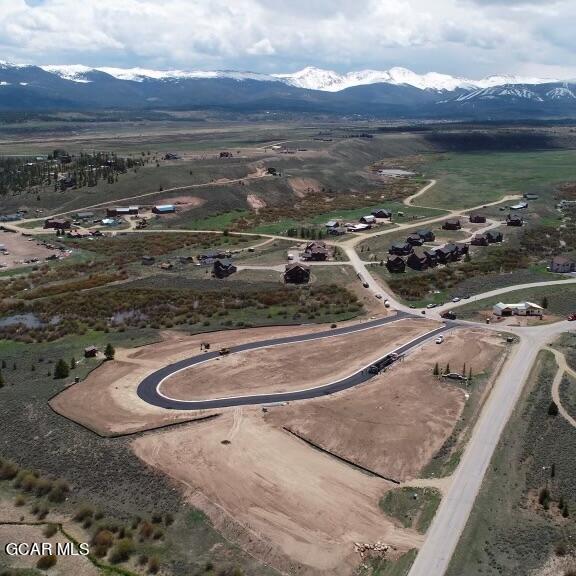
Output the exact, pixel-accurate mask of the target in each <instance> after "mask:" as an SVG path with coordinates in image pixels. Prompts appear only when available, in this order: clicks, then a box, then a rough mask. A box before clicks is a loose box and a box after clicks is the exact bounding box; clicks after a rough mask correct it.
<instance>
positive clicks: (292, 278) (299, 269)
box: [284, 262, 310, 284]
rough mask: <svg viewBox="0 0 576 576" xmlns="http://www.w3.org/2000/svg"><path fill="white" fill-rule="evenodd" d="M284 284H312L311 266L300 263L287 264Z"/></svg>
mask: <svg viewBox="0 0 576 576" xmlns="http://www.w3.org/2000/svg"><path fill="white" fill-rule="evenodd" d="M284 282H286V284H307V283H308V282H310V266H306V265H305V264H301V263H300V262H293V263H292V264H287V265H286V269H285V270H284Z"/></svg>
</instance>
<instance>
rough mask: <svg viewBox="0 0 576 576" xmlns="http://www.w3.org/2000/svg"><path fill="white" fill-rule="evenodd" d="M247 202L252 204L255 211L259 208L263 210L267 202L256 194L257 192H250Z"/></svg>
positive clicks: (251, 206) (249, 204)
mask: <svg viewBox="0 0 576 576" xmlns="http://www.w3.org/2000/svg"><path fill="white" fill-rule="evenodd" d="M246 202H248V206H250V208H252V210H254V211H255V212H258V210H261V209H262V208H266V202H264V200H262V198H259V197H258V196H256V194H248V196H246Z"/></svg>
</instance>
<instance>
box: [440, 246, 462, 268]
mask: <svg viewBox="0 0 576 576" xmlns="http://www.w3.org/2000/svg"><path fill="white" fill-rule="evenodd" d="M436 256H437V257H438V262H439V263H441V264H447V263H448V262H454V261H455V260H458V259H459V258H460V252H459V251H458V247H457V246H456V244H446V245H445V246H442V247H441V248H436Z"/></svg>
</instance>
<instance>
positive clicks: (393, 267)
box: [386, 256, 406, 274]
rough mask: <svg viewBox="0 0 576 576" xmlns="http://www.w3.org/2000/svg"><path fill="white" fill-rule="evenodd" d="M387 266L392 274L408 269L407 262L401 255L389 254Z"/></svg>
mask: <svg viewBox="0 0 576 576" xmlns="http://www.w3.org/2000/svg"><path fill="white" fill-rule="evenodd" d="M386 268H388V272H390V273H392V274H396V273H399V272H404V271H405V270H406V262H405V261H404V259H403V258H400V256H388V260H387V261H386Z"/></svg>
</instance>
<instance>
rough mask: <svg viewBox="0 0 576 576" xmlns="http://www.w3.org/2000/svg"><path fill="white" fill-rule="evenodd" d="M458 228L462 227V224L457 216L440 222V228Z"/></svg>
mask: <svg viewBox="0 0 576 576" xmlns="http://www.w3.org/2000/svg"><path fill="white" fill-rule="evenodd" d="M460 228H462V224H460V220H459V219H458V218H452V219H451V220H446V222H444V224H442V230H460Z"/></svg>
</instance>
